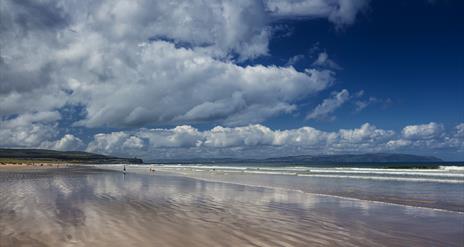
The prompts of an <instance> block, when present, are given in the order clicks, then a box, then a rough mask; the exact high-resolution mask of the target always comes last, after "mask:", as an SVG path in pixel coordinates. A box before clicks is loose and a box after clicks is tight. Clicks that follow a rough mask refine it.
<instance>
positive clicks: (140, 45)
mask: <svg viewBox="0 0 464 247" xmlns="http://www.w3.org/2000/svg"><path fill="white" fill-rule="evenodd" d="M366 3H367V1H360V0H337V1H288V2H286V1H274V0H269V1H265V0H254V1H241V0H240V1H235V0H234V1H230V0H214V1H208V2H204V1H185V0H178V1H147V0H142V1H126V0H117V1H98V2H95V1H88V0H84V1H65V2H59V1H58V2H57V1H47V0H44V1H38V2H37V1H19V2H18V1H10V0H6V1H3V2H2V8H1V9H0V18H1V21H0V32H1V35H0V45H1V46H2V47H8V49H2V54H0V75H1V81H2V83H1V84H0V116H12V115H15V114H27V113H31V112H40V111H43V112H47V111H54V110H57V109H60V108H62V107H65V106H73V105H78V106H82V107H84V112H85V113H86V115H85V116H84V119H82V121H80V122H79V124H81V125H85V126H87V127H97V126H109V125H111V126H137V127H140V126H143V125H146V124H154V123H163V124H166V123H169V124H171V123H195V122H201V121H217V122H219V123H222V124H226V125H239V124H248V123H256V122H260V121H263V120H264V119H267V118H269V117H272V116H274V115H276V114H281V113H288V112H292V111H294V110H295V109H296V107H297V105H295V102H297V101H298V100H299V99H300V98H301V97H306V96H309V95H311V94H314V93H317V92H318V91H320V90H323V89H325V88H327V87H328V85H330V84H331V83H332V82H333V80H334V74H333V73H332V72H330V71H328V70H324V69H307V70H304V71H296V70H294V69H293V68H281V67H275V66H261V65H256V66H241V65H238V64H237V62H239V61H245V60H250V59H254V58H257V57H260V56H265V55H268V54H269V49H268V44H269V41H270V39H271V38H272V35H273V22H274V21H276V20H280V19H282V18H284V19H292V18H301V17H303V18H326V19H328V20H329V21H331V22H333V23H335V24H336V25H345V24H350V23H352V22H353V21H354V20H355V17H356V15H357V13H358V12H359V11H361V10H362V9H363V8H364V7H365V5H366ZM252 116H254V117H252Z"/></svg>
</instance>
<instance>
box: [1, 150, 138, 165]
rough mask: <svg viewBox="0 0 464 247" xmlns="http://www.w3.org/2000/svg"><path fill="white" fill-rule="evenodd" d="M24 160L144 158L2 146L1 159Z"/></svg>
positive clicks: (109, 161) (129, 160)
mask: <svg viewBox="0 0 464 247" xmlns="http://www.w3.org/2000/svg"><path fill="white" fill-rule="evenodd" d="M2 160H3V161H8V160H13V161H14V160H24V161H40V162H68V163H84V164H123V163H136V164H141V163H143V160H141V159H137V158H119V157H113V156H106V155H101V154H94V153H87V152H79V151H55V150H46V149H10V148H0V161H2Z"/></svg>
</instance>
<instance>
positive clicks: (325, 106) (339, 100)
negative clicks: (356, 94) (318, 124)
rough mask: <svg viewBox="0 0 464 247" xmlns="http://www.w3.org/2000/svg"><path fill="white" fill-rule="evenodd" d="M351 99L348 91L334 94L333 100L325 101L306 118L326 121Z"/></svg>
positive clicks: (344, 90)
mask: <svg viewBox="0 0 464 247" xmlns="http://www.w3.org/2000/svg"><path fill="white" fill-rule="evenodd" d="M349 99H350V93H349V92H348V90H346V89H343V90H342V91H340V92H333V93H332V97H331V98H327V99H324V101H322V103H321V104H319V105H317V106H316V107H315V108H314V109H313V110H312V111H311V112H310V113H309V114H308V116H307V117H306V118H307V119H326V118H328V117H329V115H330V114H331V113H332V112H334V111H335V110H337V109H338V108H339V107H340V106H342V105H343V104H344V103H345V102H347V101H348V100H349Z"/></svg>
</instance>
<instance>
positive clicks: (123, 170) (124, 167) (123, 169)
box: [122, 165, 126, 173]
mask: <svg viewBox="0 0 464 247" xmlns="http://www.w3.org/2000/svg"><path fill="white" fill-rule="evenodd" d="M122 172H124V173H126V165H124V166H123V168H122Z"/></svg>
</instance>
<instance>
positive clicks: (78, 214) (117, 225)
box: [0, 168, 464, 247]
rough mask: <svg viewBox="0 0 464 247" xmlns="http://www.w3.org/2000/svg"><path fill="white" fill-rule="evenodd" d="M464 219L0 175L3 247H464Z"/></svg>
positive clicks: (152, 180) (220, 186)
mask: <svg viewBox="0 0 464 247" xmlns="http://www.w3.org/2000/svg"><path fill="white" fill-rule="evenodd" d="M463 233H464V214H462V213H459V212H445V211H437V210H433V209H424V208H414V207H406V206H400V205H388V204H380V203H374V202H369V201H363V200H349V199H343V198H336V197H327V196H317V195H311V194H308V193H302V192H299V191H296V190H287V189H272V188H262V187H255V186H245V185H236V184H226V183H220V182H208V181H203V180H197V179H194V178H188V177H183V176H170V175H166V174H163V173H155V174H136V173H127V174H126V175H123V174H122V173H120V172H115V171H104V170H99V169H91V168H69V169H61V170H47V171H34V172H24V171H22V172H19V171H11V172H0V246H2V247H3V246H21V245H26V246H464V237H463Z"/></svg>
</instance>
